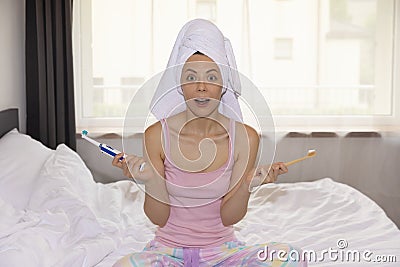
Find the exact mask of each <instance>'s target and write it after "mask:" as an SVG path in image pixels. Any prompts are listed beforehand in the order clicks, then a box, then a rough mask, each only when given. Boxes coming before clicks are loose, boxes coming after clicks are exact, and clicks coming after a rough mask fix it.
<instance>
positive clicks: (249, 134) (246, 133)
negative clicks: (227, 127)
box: [235, 121, 259, 140]
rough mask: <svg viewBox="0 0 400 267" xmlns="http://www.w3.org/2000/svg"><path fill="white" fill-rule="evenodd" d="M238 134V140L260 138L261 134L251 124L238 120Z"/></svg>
mask: <svg viewBox="0 0 400 267" xmlns="http://www.w3.org/2000/svg"><path fill="white" fill-rule="evenodd" d="M235 127H236V135H237V137H239V138H236V140H238V139H239V140H243V138H246V139H250V140H251V139H258V138H259V134H258V132H257V131H256V130H255V129H254V128H253V127H251V126H250V125H247V124H245V123H242V122H240V121H236V125H235Z"/></svg>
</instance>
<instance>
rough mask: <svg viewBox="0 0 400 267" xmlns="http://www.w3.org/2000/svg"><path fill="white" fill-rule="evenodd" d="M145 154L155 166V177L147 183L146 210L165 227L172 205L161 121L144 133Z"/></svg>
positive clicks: (148, 215) (157, 223) (148, 163)
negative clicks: (166, 179) (167, 180)
mask: <svg viewBox="0 0 400 267" xmlns="http://www.w3.org/2000/svg"><path fill="white" fill-rule="evenodd" d="M143 139H144V146H143V155H144V158H145V160H146V162H147V165H150V166H152V167H153V168H154V174H155V175H154V179H151V180H150V181H148V182H146V183H145V189H146V195H145V199H144V207H143V208H144V212H145V214H146V215H147V217H148V218H149V219H150V220H151V221H152V222H153V223H154V224H156V225H158V226H160V227H163V226H164V225H165V224H166V223H167V221H168V218H169V212H170V206H169V197H168V191H167V188H166V184H165V176H164V160H163V150H162V148H163V145H162V127H161V123H160V122H157V123H156V124H153V125H151V126H150V127H148V128H147V129H146V131H145V133H144V138H143Z"/></svg>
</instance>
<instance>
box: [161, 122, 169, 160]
mask: <svg viewBox="0 0 400 267" xmlns="http://www.w3.org/2000/svg"><path fill="white" fill-rule="evenodd" d="M160 122H161V129H162V132H163V139H164V149H165V151H164V154H165V156H166V157H169V143H170V141H169V140H170V137H169V129H168V124H167V120H166V119H161V120H160Z"/></svg>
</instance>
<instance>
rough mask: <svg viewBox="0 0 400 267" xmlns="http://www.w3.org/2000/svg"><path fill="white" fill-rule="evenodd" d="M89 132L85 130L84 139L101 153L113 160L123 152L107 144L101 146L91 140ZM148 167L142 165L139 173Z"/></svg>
mask: <svg viewBox="0 0 400 267" xmlns="http://www.w3.org/2000/svg"><path fill="white" fill-rule="evenodd" d="M88 133H89V132H88V131H87V130H83V131H82V138H83V139H85V140H86V141H88V142H89V143H91V144H92V145H95V146H97V147H98V148H100V151H101V153H103V154H104V153H105V154H106V155H108V156H110V157H111V158H114V157H115V156H116V155H118V154H120V153H121V152H120V151H118V150H116V149H114V148H112V147H111V146H109V145H107V144H101V143H99V142H97V141H95V140H93V139H92V138H90V137H89V136H87V135H88ZM125 157H126V155H124V156H123V157H121V158H120V159H119V160H123V159H124V158H125ZM145 165H146V162H143V163H142V164H140V166H139V171H140V172H142V171H143V170H144V167H145Z"/></svg>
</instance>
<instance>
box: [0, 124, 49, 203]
mask: <svg viewBox="0 0 400 267" xmlns="http://www.w3.org/2000/svg"><path fill="white" fill-rule="evenodd" d="M53 151H54V150H51V149H49V148H47V147H46V146H44V145H43V144H42V143H40V142H38V141H36V140H34V139H32V138H31V137H30V136H28V135H25V134H21V133H19V132H18V130H17V129H13V130H11V131H10V132H8V133H7V134H5V135H4V136H3V137H2V138H0V170H1V171H0V197H1V198H2V199H3V200H4V201H6V202H7V203H9V204H11V205H13V206H14V208H16V209H18V210H21V209H25V207H26V205H27V204H28V202H29V198H30V196H31V192H32V188H33V186H34V184H35V179H37V177H38V176H39V172H40V169H41V168H42V165H43V163H44V162H45V161H46V160H47V158H48V157H49V156H50V155H51V154H52V153H53Z"/></svg>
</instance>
